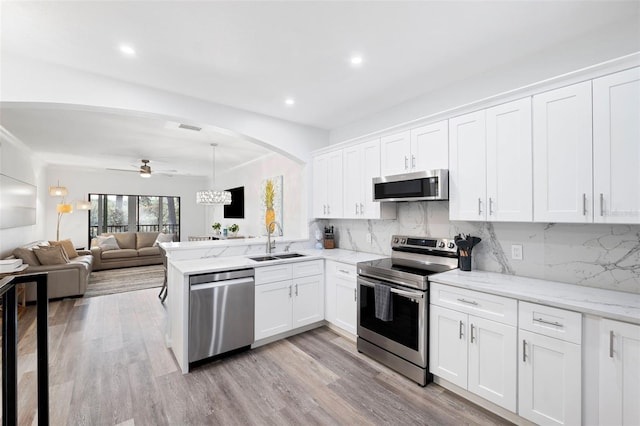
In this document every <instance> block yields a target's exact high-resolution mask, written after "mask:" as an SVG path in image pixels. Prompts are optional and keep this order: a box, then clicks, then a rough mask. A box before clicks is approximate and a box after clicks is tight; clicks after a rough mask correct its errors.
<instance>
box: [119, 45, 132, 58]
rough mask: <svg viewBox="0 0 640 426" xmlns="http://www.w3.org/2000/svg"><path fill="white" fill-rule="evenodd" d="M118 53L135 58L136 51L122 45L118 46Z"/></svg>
mask: <svg viewBox="0 0 640 426" xmlns="http://www.w3.org/2000/svg"><path fill="white" fill-rule="evenodd" d="M120 52H122V53H124V54H125V55H127V56H135V55H136V51H135V49H134V48H133V47H131V46H129V45H126V44H123V45H121V46H120Z"/></svg>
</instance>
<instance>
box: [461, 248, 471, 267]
mask: <svg viewBox="0 0 640 426" xmlns="http://www.w3.org/2000/svg"><path fill="white" fill-rule="evenodd" d="M458 267H459V268H460V270H461V271H470V270H471V251H469V254H467V255H462V253H460V257H459V258H458Z"/></svg>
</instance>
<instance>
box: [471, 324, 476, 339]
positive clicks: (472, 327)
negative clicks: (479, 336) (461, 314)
mask: <svg viewBox="0 0 640 426" xmlns="http://www.w3.org/2000/svg"><path fill="white" fill-rule="evenodd" d="M474 328H475V327H474V326H473V324H471V343H473V339H474V338H475V336H474V335H473V329H474Z"/></svg>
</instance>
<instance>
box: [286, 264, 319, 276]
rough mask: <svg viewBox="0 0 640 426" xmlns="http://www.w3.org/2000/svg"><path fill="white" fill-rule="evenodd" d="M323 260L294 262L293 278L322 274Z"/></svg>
mask: <svg viewBox="0 0 640 426" xmlns="http://www.w3.org/2000/svg"><path fill="white" fill-rule="evenodd" d="M323 262H324V261H323V260H312V261H310V262H297V263H292V264H291V265H292V267H293V278H300V277H308V276H311V275H322V273H323V269H324V268H323Z"/></svg>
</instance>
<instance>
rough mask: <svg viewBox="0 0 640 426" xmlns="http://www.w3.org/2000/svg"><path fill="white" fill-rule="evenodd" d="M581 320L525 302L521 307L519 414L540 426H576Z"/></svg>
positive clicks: (572, 314) (578, 419) (578, 420)
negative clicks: (541, 425)
mask: <svg viewBox="0 0 640 426" xmlns="http://www.w3.org/2000/svg"><path fill="white" fill-rule="evenodd" d="M581 321H582V315H581V314H579V313H576V312H571V311H566V310H563V309H557V308H551V307H548V306H543V305H536V304H532V303H527V302H520V306H519V318H518V322H519V330H518V333H519V339H518V340H519V345H518V346H519V347H518V358H519V360H520V365H519V367H518V371H519V372H518V401H519V402H518V414H519V415H520V416H521V417H524V418H525V419H528V420H531V421H532V422H535V423H538V424H556V425H579V424H580V423H581V418H582V415H581V412H582V380H581V374H582V347H581V344H580V343H581V336H582V327H581V324H582V323H581Z"/></svg>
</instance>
